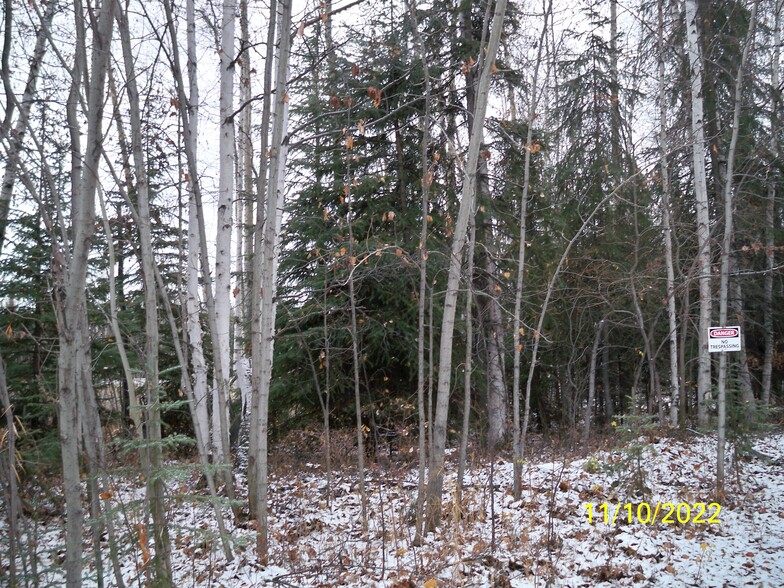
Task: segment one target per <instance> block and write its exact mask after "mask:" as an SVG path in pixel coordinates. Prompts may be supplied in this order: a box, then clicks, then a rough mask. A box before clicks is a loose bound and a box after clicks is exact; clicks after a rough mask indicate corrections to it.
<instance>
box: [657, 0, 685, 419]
mask: <svg viewBox="0 0 784 588" xmlns="http://www.w3.org/2000/svg"><path fill="white" fill-rule="evenodd" d="M658 12H659V22H658V25H659V26H658V37H657V44H658V46H657V49H658V52H659V171H660V174H661V183H662V204H661V207H662V224H663V229H664V263H665V264H666V266H667V320H668V326H669V334H668V339H669V342H670V425H671V426H675V425H676V424H677V423H678V403H679V398H680V380H679V378H678V318H677V316H678V315H677V311H676V309H675V266H674V264H673V253H672V218H671V214H672V211H671V210H670V188H671V186H670V169H669V163H668V161H667V149H668V141H667V95H666V93H665V87H664V82H665V71H664V51H665V45H664V2H663V0H659V3H658Z"/></svg>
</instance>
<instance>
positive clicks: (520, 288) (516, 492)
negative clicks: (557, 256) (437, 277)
mask: <svg viewBox="0 0 784 588" xmlns="http://www.w3.org/2000/svg"><path fill="white" fill-rule="evenodd" d="M552 9H553V3H552V0H550V1H549V2H548V3H547V8H546V9H545V13H544V22H543V23H542V32H541V34H540V35H539V45H538V47H537V50H536V63H535V64H534V73H533V77H532V79H531V92H530V96H529V98H528V128H527V129H526V136H525V145H524V146H523V148H524V149H525V160H524V163H523V193H522V195H521V196H520V234H519V236H518V239H519V246H518V250H517V282H516V284H515V306H514V329H513V333H512V347H513V354H514V355H513V366H512V370H513V375H512V413H513V415H512V421H513V433H512V445H513V447H512V449H513V452H514V462H513V465H512V470H513V481H512V494H513V496H514V498H515V500H519V499H520V496H521V492H522V472H523V454H522V446H521V444H520V439H521V434H520V363H521V361H520V360H521V356H522V352H523V344H522V336H523V323H522V307H523V292H524V289H525V248H526V244H525V240H526V233H527V228H528V227H527V222H528V192H529V190H530V188H531V186H530V185H529V184H530V183H531V150H532V149H533V140H534V119H535V118H536V108H537V106H538V104H539V94H538V92H539V68H540V67H541V65H542V52H543V51H544V45H545V36H546V35H547V22H548V18H549V16H550V15H551V13H552Z"/></svg>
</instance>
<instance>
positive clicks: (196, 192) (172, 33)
mask: <svg viewBox="0 0 784 588" xmlns="http://www.w3.org/2000/svg"><path fill="white" fill-rule="evenodd" d="M163 8H164V12H165V16H166V29H167V31H168V32H169V37H170V45H171V47H170V50H171V56H170V64H171V68H172V75H173V78H174V83H175V86H176V89H177V100H176V108H177V110H178V111H179V114H180V120H181V121H182V128H183V133H184V134H185V136H186V137H188V136H189V135H191V113H190V110H189V104H188V99H187V97H186V96H185V84H184V82H183V76H182V71H181V69H180V53H179V44H178V42H177V34H176V30H175V27H174V16H173V13H172V6H171V2H170V0H163ZM194 139H195V138H194ZM184 146H185V155H186V160H187V164H188V176H189V178H191V184H190V185H191V188H192V189H193V196H194V203H195V207H196V220H197V223H198V225H199V236H198V238H199V254H200V256H201V264H200V265H201V276H202V280H203V282H204V294H205V296H206V303H207V313H206V314H207V324H208V326H209V331H210V336H211V338H212V341H213V349H212V354H213V359H214V369H215V380H216V381H217V382H218V386H219V387H220V386H221V385H222V383H223V382H228V380H227V379H225V378H224V377H223V369H222V365H223V362H222V359H221V355H222V354H225V353H228V352H229V350H228V349H221V347H220V345H217V344H216V341H217V332H218V326H217V323H216V321H215V298H214V296H213V292H212V287H211V284H212V279H211V277H210V265H209V252H208V247H207V237H206V230H205V227H204V213H203V212H204V209H203V206H202V197H201V187H200V185H199V182H198V181H197V177H198V169H197V162H196V154H195V153H194V151H193V149H192V147H193V143H192V142H191V141H189V140H186V141H185V143H184ZM221 397H223V398H224V399H225V398H227V397H228V393H221ZM221 414H222V417H221V418H225V416H226V414H225V412H223V411H221ZM223 425H224V426H223V430H224V435H223V437H224V441H225V444H224V445H225V446H226V447H228V425H227V423H226V422H224V423H223ZM205 441H206V440H205ZM226 460H227V462H228V463H227V464H226V465H227V466H228V467H227V468H226V470H225V474H224V482H225V486H226V493H227V495H228V497H229V499H232V500H233V499H234V484H233V479H232V472H231V454H230V453H227V454H226Z"/></svg>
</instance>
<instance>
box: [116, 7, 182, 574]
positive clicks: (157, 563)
mask: <svg viewBox="0 0 784 588" xmlns="http://www.w3.org/2000/svg"><path fill="white" fill-rule="evenodd" d="M117 20H118V30H119V34H120V40H121V42H122V48H123V59H124V64H125V77H126V90H127V92H128V104H129V108H130V121H131V150H132V154H133V161H134V175H135V179H136V182H135V188H136V196H137V210H138V226H139V249H140V251H141V262H142V276H143V280H144V312H145V346H144V375H145V385H146V388H147V406H148V422H147V432H148V438H149V442H150V450H149V454H150V466H151V468H152V470H153V471H152V476H151V477H150V479H148V481H147V482H148V499H149V501H150V512H151V514H152V521H153V539H154V544H155V557H154V560H153V566H154V569H155V576H156V581H157V582H161V583H163V584H164V585H170V584H171V583H172V568H171V545H170V541H169V527H168V523H167V517H166V504H165V499H164V496H165V494H166V488H165V484H164V480H163V476H162V475H161V473H162V469H163V454H162V448H161V412H160V390H159V380H158V348H159V346H160V336H159V333H158V300H157V295H156V294H157V292H156V290H157V287H156V284H155V258H154V255H153V251H152V229H151V225H150V200H149V184H148V181H147V163H146V161H145V157H144V149H143V145H142V123H141V112H140V109H139V104H140V99H139V92H138V89H137V85H136V71H135V66H134V58H133V54H132V51H131V41H130V31H129V29H128V21H127V18H126V15H125V14H124V13H119V14H118V18H117Z"/></svg>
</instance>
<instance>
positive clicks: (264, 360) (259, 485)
mask: <svg viewBox="0 0 784 588" xmlns="http://www.w3.org/2000/svg"><path fill="white" fill-rule="evenodd" d="M290 29H291V3H290V2H281V3H280V15H279V17H278V54H277V64H276V70H275V111H274V121H273V125H272V140H271V143H270V155H269V157H270V161H269V172H270V174H269V183H268V193H267V202H266V216H265V222H264V234H263V242H262V244H261V247H258V249H257V250H256V251H254V257H255V262H254V270H255V272H258V275H259V277H260V282H261V288H260V289H258V290H257V289H255V288H254V291H253V295H254V296H257V297H259V298H260V300H259V299H257V300H256V301H254V307H253V312H254V313H257V312H258V313H260V316H259V321H258V323H259V326H260V330H259V335H258V336H259V337H260V344H259V347H260V349H259V352H260V353H259V357H258V363H259V374H258V375H259V381H258V385H257V383H256V382H254V388H255V390H256V394H258V396H259V398H258V410H257V413H256V414H255V415H254V414H251V426H252V427H255V428H257V434H258V447H257V448H256V453H255V455H254V458H255V464H256V469H255V472H254V474H255V480H253V481H252V483H253V484H254V487H255V488H254V489H255V500H256V504H255V509H254V510H255V513H256V520H257V521H258V536H257V542H256V550H257V553H258V557H259V560H260V561H262V562H266V561H267V557H268V548H269V544H268V528H267V525H268V522H267V519H268V513H267V490H268V479H267V427H268V419H269V414H268V406H269V391H270V383H271V380H272V352H273V345H274V338H275V316H276V300H275V292H276V287H277V272H278V256H279V254H280V251H279V249H280V246H279V243H278V237H279V235H280V229H281V222H282V218H283V217H282V214H281V211H282V207H283V197H284V190H285V185H286V184H285V165H286V157H287V154H288V136H287V127H288V115H289V112H288V104H289V96H288V93H287V83H288V68H289V55H290V49H291V46H290V44H291V35H290ZM262 132H264V129H262ZM262 157H264V154H262ZM259 206H261V203H259ZM257 243H258V241H257ZM254 336H255V334H254ZM253 363H254V364H256V363H257V358H256V357H254V358H253ZM254 369H255V368H254ZM254 373H255V372H254ZM249 483H250V482H249Z"/></svg>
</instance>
